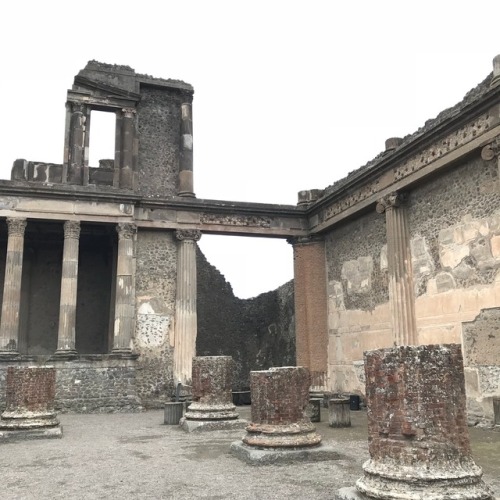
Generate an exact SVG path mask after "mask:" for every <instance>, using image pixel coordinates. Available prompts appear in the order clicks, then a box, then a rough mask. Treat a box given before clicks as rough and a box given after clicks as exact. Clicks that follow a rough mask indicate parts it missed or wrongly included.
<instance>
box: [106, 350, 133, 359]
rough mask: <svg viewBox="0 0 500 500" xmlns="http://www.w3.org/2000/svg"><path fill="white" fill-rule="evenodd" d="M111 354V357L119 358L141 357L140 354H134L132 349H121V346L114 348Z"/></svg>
mask: <svg viewBox="0 0 500 500" xmlns="http://www.w3.org/2000/svg"><path fill="white" fill-rule="evenodd" d="M109 356H110V357H111V358H119V359H137V358H138V357H139V355H138V354H134V353H133V352H132V349H121V348H116V349H113V350H112V351H111V352H110V354H109Z"/></svg>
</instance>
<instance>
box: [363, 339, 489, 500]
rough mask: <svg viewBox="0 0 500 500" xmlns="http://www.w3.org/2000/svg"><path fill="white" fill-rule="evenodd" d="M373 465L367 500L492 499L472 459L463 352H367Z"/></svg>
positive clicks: (439, 348) (367, 471) (434, 348)
mask: <svg viewBox="0 0 500 500" xmlns="http://www.w3.org/2000/svg"><path fill="white" fill-rule="evenodd" d="M365 372H366V398H367V405H368V433H369V452H370V460H368V461H367V462H366V463H365V464H364V465H363V470H364V476H363V477H362V478H361V479H359V480H358V481H357V483H356V488H357V490H358V491H359V492H361V493H362V494H365V495H367V496H368V497H370V498H388V499H408V498H433V499H445V498H453V499H456V500H461V499H463V500H465V499H486V498H491V496H490V495H491V493H490V492H489V490H488V488H487V487H486V485H485V484H484V483H483V481H482V480H481V475H482V471H481V469H480V468H479V467H478V466H477V465H476V464H475V463H474V460H473V458H472V454H471V448H470V441H469V432H468V428H467V414H466V405H465V382H464V371H463V359H462V352H461V347H460V345H458V344H450V345H426V346H418V347H414V346H400V347H394V348H390V349H380V350H376V351H369V352H366V353H365Z"/></svg>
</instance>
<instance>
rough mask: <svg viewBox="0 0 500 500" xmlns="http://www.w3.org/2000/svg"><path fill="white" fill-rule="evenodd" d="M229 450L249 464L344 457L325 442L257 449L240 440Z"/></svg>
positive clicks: (316, 460)
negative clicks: (307, 446) (311, 444)
mask: <svg viewBox="0 0 500 500" xmlns="http://www.w3.org/2000/svg"><path fill="white" fill-rule="evenodd" d="M230 452H231V454H232V455H234V456H235V457H236V458H239V459H240V460H242V461H243V462H246V463H247V464H249V465H273V464H290V463H296V462H321V461H325V460H340V459H342V458H344V457H343V456H342V455H341V454H340V453H339V452H338V451H337V450H336V449H334V448H333V447H331V446H328V445H325V444H319V445H317V446H315V447H311V448H300V449H293V448H291V449H283V448H279V449H278V448H268V449H265V450H264V449H259V448H255V447H254V446H247V445H246V444H244V443H242V442H241V441H234V442H233V443H231V447H230Z"/></svg>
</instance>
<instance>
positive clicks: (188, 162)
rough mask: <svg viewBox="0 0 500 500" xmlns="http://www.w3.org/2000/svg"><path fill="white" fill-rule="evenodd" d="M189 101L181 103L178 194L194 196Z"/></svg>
mask: <svg viewBox="0 0 500 500" xmlns="http://www.w3.org/2000/svg"><path fill="white" fill-rule="evenodd" d="M192 113H193V112H192V105H191V102H184V103H183V104H182V105H181V134H182V137H181V159H180V169H179V190H178V194H179V196H186V197H194V191H193V189H194V188H193V115H192Z"/></svg>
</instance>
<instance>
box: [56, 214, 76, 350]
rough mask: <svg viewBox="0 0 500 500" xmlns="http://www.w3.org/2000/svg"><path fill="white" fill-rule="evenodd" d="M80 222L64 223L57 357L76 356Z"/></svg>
mask: <svg viewBox="0 0 500 500" xmlns="http://www.w3.org/2000/svg"><path fill="white" fill-rule="evenodd" d="M79 243H80V222H79V221H66V222H65V223H64V249H63V264H62V277H61V302H60V307H59V330H58V336H57V351H56V353H55V354H56V356H63V357H73V356H76V354H77V353H76V349H75V341H76V333H75V329H76V292H77V286H78V247H79Z"/></svg>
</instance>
